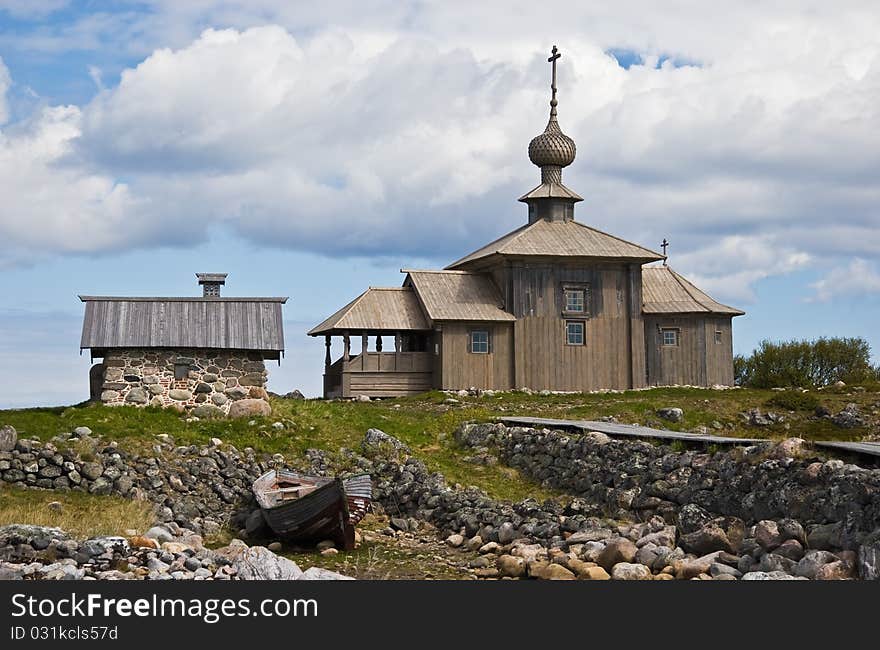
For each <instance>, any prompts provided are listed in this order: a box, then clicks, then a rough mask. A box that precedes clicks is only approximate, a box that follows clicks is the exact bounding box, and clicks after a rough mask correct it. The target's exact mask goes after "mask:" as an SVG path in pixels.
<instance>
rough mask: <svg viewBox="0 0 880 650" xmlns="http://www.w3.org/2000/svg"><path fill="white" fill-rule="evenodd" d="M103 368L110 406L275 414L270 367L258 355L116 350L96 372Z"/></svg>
mask: <svg viewBox="0 0 880 650" xmlns="http://www.w3.org/2000/svg"><path fill="white" fill-rule="evenodd" d="M101 367H103V372H102V374H103V382H102V383H101V385H100V395H99V396H98V397H99V399H100V400H101V401H102V402H103V403H104V404H108V405H122V404H125V405H128V406H162V407H170V408H174V409H177V410H179V411H188V412H192V413H193V414H194V415H197V416H199V417H210V416H212V415H216V416H219V415H229V414H230V410H232V411H233V413H232V415H266V414H268V412H269V405H268V402H266V401H265V400H266V399H267V398H268V394H267V393H266V379H267V373H266V366H265V364H264V362H263V359H262V357H261V356H260V354H259V353H256V352H247V351H243V350H195V349H174V350H156V349H146V350H145V349H115V350H109V351H108V352H107V353H106V355H105V356H104V362H103V363H102V364H98V365H97V366H95V368H101ZM93 371H94V372H95V374H98V373H100V372H101V370H97V371H95V370H94V368H93ZM253 400H259V401H260V402H262V403H255V402H254V401H253ZM237 402H238V403H239V404H238V406H237V407H235V408H233V405H234V404H236V403H237Z"/></svg>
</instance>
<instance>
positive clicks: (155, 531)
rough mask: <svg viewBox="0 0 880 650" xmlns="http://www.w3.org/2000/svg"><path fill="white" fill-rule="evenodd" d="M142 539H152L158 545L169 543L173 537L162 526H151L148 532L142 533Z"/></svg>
mask: <svg viewBox="0 0 880 650" xmlns="http://www.w3.org/2000/svg"><path fill="white" fill-rule="evenodd" d="M144 537H146V538H148V539H154V540H156V541H157V542H158V543H159V544H162V543H164V542H170V541H172V540H173V539H174V535H172V534H171V532H170V531H169V530H168V529H167V528H165V527H164V526H153V527H152V528H150V530H148V531H147V532H146V533H144Z"/></svg>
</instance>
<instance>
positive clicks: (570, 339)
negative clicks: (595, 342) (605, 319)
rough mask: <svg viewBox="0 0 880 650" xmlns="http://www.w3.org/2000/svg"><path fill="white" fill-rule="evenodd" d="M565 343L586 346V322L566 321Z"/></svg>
mask: <svg viewBox="0 0 880 650" xmlns="http://www.w3.org/2000/svg"><path fill="white" fill-rule="evenodd" d="M565 342H566V344H567V345H584V321H582V320H567V321H565Z"/></svg>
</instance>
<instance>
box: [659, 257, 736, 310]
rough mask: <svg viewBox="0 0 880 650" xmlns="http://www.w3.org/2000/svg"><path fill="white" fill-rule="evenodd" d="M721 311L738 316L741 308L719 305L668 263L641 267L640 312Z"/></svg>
mask: <svg viewBox="0 0 880 650" xmlns="http://www.w3.org/2000/svg"><path fill="white" fill-rule="evenodd" d="M701 312H702V313H711V314H725V315H728V316H742V315H743V314H745V312H744V311H741V310H739V309H736V308H734V307H729V306H727V305H723V304H721V303H720V302H718V301H717V300H715V299H714V298H712V297H711V296H709V294H707V293H706V292H705V291H702V290H700V289H698V288H697V287H696V286H694V285H693V284H692V283H691V282H689V281H688V280H686V279H685V278H683V277H682V276H680V275H679V274H678V273H676V272H675V271H673V270H672V269H671V268H669V267H668V266H646V267H644V268H643V269H642V313H644V314H693V313H701Z"/></svg>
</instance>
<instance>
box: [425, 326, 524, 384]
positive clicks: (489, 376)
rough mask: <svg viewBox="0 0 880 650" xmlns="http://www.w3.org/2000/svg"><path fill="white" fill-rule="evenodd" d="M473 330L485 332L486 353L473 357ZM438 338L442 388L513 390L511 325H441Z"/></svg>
mask: <svg viewBox="0 0 880 650" xmlns="http://www.w3.org/2000/svg"><path fill="white" fill-rule="evenodd" d="M473 330H487V331H488V332H489V340H490V351H489V354H474V353H472V352H471V351H470V347H469V341H470V333H471V331H473ZM440 338H441V343H440V364H441V373H440V382H441V387H442V388H444V389H461V388H472V387H473V388H491V389H495V390H509V389H511V388H514V384H513V379H514V375H513V327H512V326H511V324H508V323H484V322H475V323H443V324H442V330H441V337H440Z"/></svg>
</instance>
